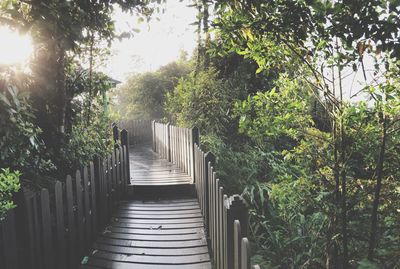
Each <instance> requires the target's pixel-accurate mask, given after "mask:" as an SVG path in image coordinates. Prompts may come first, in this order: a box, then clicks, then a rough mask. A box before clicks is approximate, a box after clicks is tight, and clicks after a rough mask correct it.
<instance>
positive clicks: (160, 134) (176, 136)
mask: <svg viewBox="0 0 400 269" xmlns="http://www.w3.org/2000/svg"><path fill="white" fill-rule="evenodd" d="M151 129H152V138H153V151H154V152H157V153H158V154H159V155H160V157H161V158H164V159H166V160H168V161H170V162H172V163H174V164H176V165H177V166H178V167H179V168H180V169H182V170H183V171H184V172H186V173H187V174H188V175H189V176H191V177H192V178H193V175H194V172H193V170H194V151H193V150H194V149H193V145H194V143H195V142H197V143H198V139H199V132H198V129H197V128H193V129H188V128H180V127H176V126H173V125H170V124H169V123H167V124H163V123H159V122H156V121H153V122H152V128H151Z"/></svg>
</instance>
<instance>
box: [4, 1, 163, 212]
mask: <svg viewBox="0 0 400 269" xmlns="http://www.w3.org/2000/svg"><path fill="white" fill-rule="evenodd" d="M153 2H154V3H156V2H161V1H151V0H148V1H147V0H144V1H134V2H132V1H113V0H112V1H24V0H4V1H1V3H0V26H7V27H9V28H11V29H12V30H14V31H18V32H20V33H29V34H30V35H31V37H32V39H33V43H34V46H35V47H34V50H35V54H34V55H33V57H32V60H31V62H30V66H29V68H25V67H19V66H0V168H1V169H2V170H1V172H0V219H1V218H2V217H4V215H5V213H6V211H7V209H9V208H11V207H13V203H12V202H11V197H12V194H13V193H14V192H16V191H18V190H19V189H20V183H19V182H20V180H21V182H22V183H23V186H24V187H29V188H30V189H35V188H38V187H39V188H40V187H42V186H48V185H49V184H54V179H60V180H63V179H64V178H65V176H66V175H67V174H68V173H71V172H72V171H74V170H75V169H77V168H80V167H82V166H83V165H86V164H88V162H89V161H91V160H92V159H93V157H94V155H96V154H98V155H102V154H107V153H108V151H109V150H111V149H112V147H113V145H112V143H113V141H112V139H111V132H110V131H111V129H110V125H111V119H110V116H109V114H108V113H107V103H108V101H107V98H106V93H107V92H108V91H109V90H110V89H111V88H112V87H113V86H114V85H113V81H112V80H111V79H110V78H109V77H108V76H106V75H105V74H102V73H100V72H98V70H97V69H96V66H98V65H99V64H101V62H102V61H103V59H104V58H105V57H107V55H108V51H107V44H109V43H111V42H112V41H113V39H115V38H121V37H124V36H128V35H129V33H122V34H121V35H120V36H118V35H117V33H116V30H115V27H114V21H113V20H112V17H111V16H112V11H113V9H114V8H115V7H116V6H119V7H120V8H121V9H122V10H124V11H127V12H132V13H135V14H138V16H139V17H141V18H142V19H149V18H150V16H151V15H152V13H153V11H154V9H155V7H156V6H155V5H154V4H153ZM156 4H157V3H156ZM157 5H158V4H157ZM25 190H26V188H25Z"/></svg>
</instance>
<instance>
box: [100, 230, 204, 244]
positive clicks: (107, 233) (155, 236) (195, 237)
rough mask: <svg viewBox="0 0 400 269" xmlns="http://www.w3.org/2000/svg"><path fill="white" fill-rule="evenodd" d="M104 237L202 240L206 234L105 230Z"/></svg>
mask: <svg viewBox="0 0 400 269" xmlns="http://www.w3.org/2000/svg"><path fill="white" fill-rule="evenodd" d="M101 234H102V236H103V237H107V238H113V239H123V240H139V241H158V242H161V241H174V242H177V241H188V240H201V239H203V238H204V240H205V237H204V234H180V235H179V236H177V235H159V234H125V233H113V232H110V231H108V230H105V231H104V232H102V233H101Z"/></svg>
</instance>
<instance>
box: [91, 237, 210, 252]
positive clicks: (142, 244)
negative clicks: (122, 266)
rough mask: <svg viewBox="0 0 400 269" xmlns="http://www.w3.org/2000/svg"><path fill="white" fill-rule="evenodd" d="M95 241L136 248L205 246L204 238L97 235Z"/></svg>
mask: <svg viewBox="0 0 400 269" xmlns="http://www.w3.org/2000/svg"><path fill="white" fill-rule="evenodd" d="M97 243H103V244H108V245H113V246H125V247H138V248H172V249H177V248H191V247H201V246H207V241H206V240H200V239H197V240H185V241H142V240H132V239H129V240H126V239H116V238H111V237H106V236H99V237H98V238H97Z"/></svg>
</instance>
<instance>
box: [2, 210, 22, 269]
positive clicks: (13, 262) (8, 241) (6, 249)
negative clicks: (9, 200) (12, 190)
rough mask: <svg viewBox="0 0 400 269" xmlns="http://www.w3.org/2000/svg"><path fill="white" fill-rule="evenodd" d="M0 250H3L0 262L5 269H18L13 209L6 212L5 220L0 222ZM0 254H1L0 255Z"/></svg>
mask: <svg viewBox="0 0 400 269" xmlns="http://www.w3.org/2000/svg"><path fill="white" fill-rule="evenodd" d="M0 233H1V236H0V238H1V239H2V242H0V250H3V253H4V257H3V258H4V260H2V261H0V265H2V263H3V266H4V268H5V269H18V253H17V252H18V247H17V234H16V230H15V213H14V209H11V210H9V211H8V212H7V216H6V217H5V219H4V220H3V221H2V222H0ZM0 254H1V253H0Z"/></svg>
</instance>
